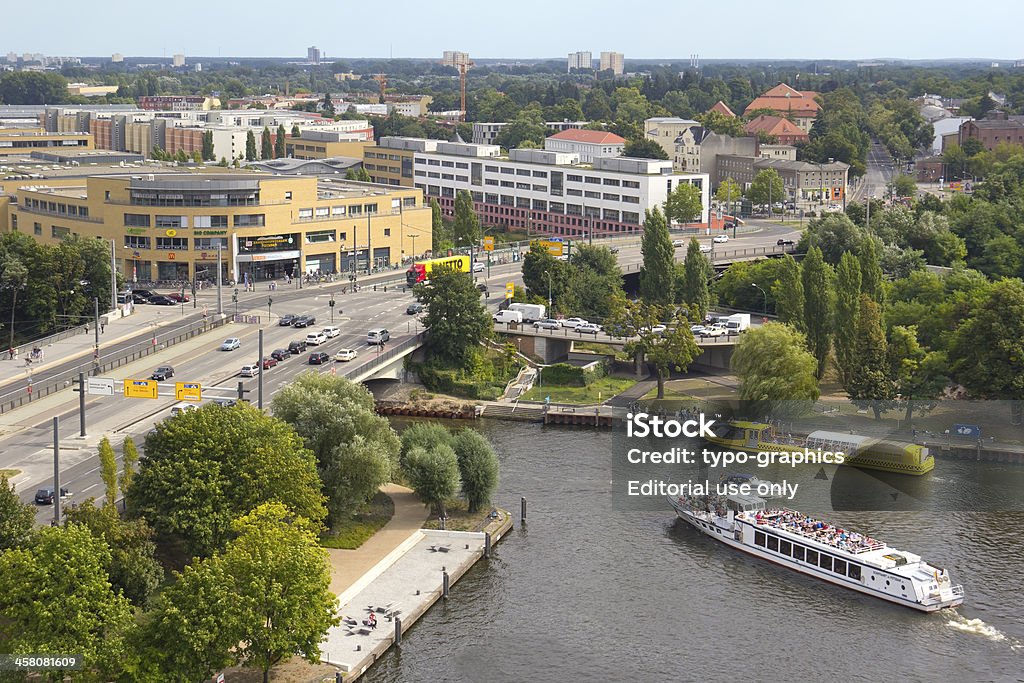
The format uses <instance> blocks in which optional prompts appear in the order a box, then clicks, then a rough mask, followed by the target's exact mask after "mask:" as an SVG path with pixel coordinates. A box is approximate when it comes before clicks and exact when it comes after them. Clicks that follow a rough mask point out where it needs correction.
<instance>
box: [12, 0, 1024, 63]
mask: <svg viewBox="0 0 1024 683" xmlns="http://www.w3.org/2000/svg"><path fill="white" fill-rule="evenodd" d="M101 4H106V5H107V7H108V11H106V12H105V11H102V9H101V10H100V11H96V12H90V13H87V14H85V15H84V16H83V15H82V14H81V6H80V4H79V3H72V2H70V0H51V2H49V3H16V4H12V5H11V6H10V7H6V8H4V9H3V10H2V14H0V16H3V18H4V24H5V26H6V28H7V29H8V30H6V31H4V32H2V33H0V54H6V53H8V52H14V53H17V54H19V55H20V54H22V53H25V52H29V53H43V54H46V55H67V56H78V57H105V56H106V57H109V56H110V55H111V54H113V53H120V54H123V55H125V56H126V57H166V58H167V59H170V58H171V57H172V55H174V54H176V53H183V54H185V55H186V58H191V57H221V58H227V57H243V58H244V57H275V58H294V59H297V60H304V59H305V57H306V49H307V48H308V47H309V46H311V45H316V46H317V47H319V48H320V50H321V52H322V54H323V55H324V57H323V58H324V59H325V60H333V59H344V58H353V59H355V58H387V57H389V56H393V57H395V58H429V59H438V60H440V58H441V53H442V51H444V50H460V51H463V52H468V53H469V54H470V55H471V57H472V58H479V59H510V60H514V59H531V60H532V59H566V56H567V55H568V54H569V53H570V52H577V51H590V52H592V53H594V54H598V53H600V52H602V51H616V52H622V53H624V54H625V58H626V60H627V61H629V60H631V59H654V60H677V61H687V60H688V58H689V56H690V55H691V54H694V53H697V54H699V55H700V56H701V58H702V59H777V60H788V59H808V60H813V59H823V60H867V59H885V58H895V59H909V60H913V59H943V58H949V59H996V60H1018V59H1022V58H1024V46H1022V45H1021V43H1020V41H1019V34H1018V32H1019V27H1020V26H1021V25H1024V3H1019V2H1016V1H1014V0H996V1H995V2H991V3H987V4H985V5H983V6H971V5H964V4H963V3H961V2H954V1H953V0H933V1H932V2H930V3H928V4H927V5H925V4H924V3H912V2H891V1H890V2H882V1H881V0H865V2H861V3H859V4H857V5H856V7H855V9H852V6H850V5H841V6H832V5H828V4H823V3H821V2H817V1H814V0H791V2H789V3H787V4H785V5H784V11H783V13H782V14H781V15H778V14H775V13H772V14H771V15H770V17H769V18H768V21H767V23H765V22H764V21H763V19H764V16H765V15H764V13H762V12H752V11H751V9H752V2H750V1H749V0H721V1H720V2H718V3H715V4H714V5H713V6H708V5H706V4H704V3H697V2H686V1H684V0H678V1H677V2H673V3H667V4H665V5H662V6H658V7H637V8H633V7H627V6H623V5H622V4H621V3H613V2H610V1H608V0H591V1H589V2H586V3H583V2H577V1H575V0H569V1H566V2H557V3H551V2H547V1H541V0H519V1H518V2H516V3H515V4H514V5H512V6H510V5H508V4H506V3H497V2H493V1H492V2H469V1H468V0H450V1H449V2H447V3H445V4H443V5H440V6H439V5H436V4H432V3H423V2H419V1H418V0H417V1H415V2H413V1H411V0H393V1H392V2H390V3H388V4H387V5H386V6H385V7H384V9H386V12H387V13H388V15H389V16H390V17H391V18H393V19H395V20H393V21H388V22H387V23H385V24H380V25H377V24H374V22H375V21H376V18H374V17H372V16H371V17H368V16H367V15H366V13H365V12H364V11H357V10H353V9H352V8H351V6H347V5H346V4H345V3H320V4H316V5H305V6H294V7H286V6H282V5H281V4H280V3H277V2H269V1H268V0H250V2H249V3H247V4H246V5H245V6H244V11H240V10H239V6H238V5H234V4H231V3H220V4H218V3H209V2H198V1H197V0H179V2H177V3H175V5H174V6H173V11H168V12H161V13H160V14H159V15H157V17H156V18H154V16H153V15H151V14H150V13H149V12H148V11H146V10H145V9H144V6H143V5H135V6H131V5H123V4H120V3H117V4H115V3H101ZM780 7H783V6H780ZM833 7H836V8H835V9H834V8H833ZM972 7H977V11H976V12H975V13H974V14H973V15H972V13H971V10H972ZM510 8H512V9H510ZM109 12H116V13H117V22H116V23H114V24H110V23H109V19H110V14H109ZM72 17H76V18H75V20H74V21H70V19H71V18H72ZM529 17H536V18H538V19H542V21H536V22H532V21H527V19H528V18H529ZM64 18H66V19H69V20H68V21H65V20H64ZM353 18H355V19H356V21H355V22H353ZM93 22H94V25H93ZM292 23H294V24H295V25H296V26H297V27H301V29H300V28H296V29H295V30H294V31H289V30H288V29H287V28H284V29H283V30H282V29H281V28H280V27H282V26H285V27H287V26H288V25H289V24H292ZM367 25H375V26H376V29H375V30H373V31H365V30H362V29H363V28H365V27H366V26H367ZM346 26H351V27H353V30H352V31H346V28H345V27H346ZM688 26H690V27H693V28H694V29H696V30H690V29H688V28H687V27H688ZM531 27H534V28H531Z"/></svg>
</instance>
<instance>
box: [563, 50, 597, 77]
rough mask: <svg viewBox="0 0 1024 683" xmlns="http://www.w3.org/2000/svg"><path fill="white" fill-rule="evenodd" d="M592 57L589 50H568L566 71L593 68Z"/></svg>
mask: <svg viewBox="0 0 1024 683" xmlns="http://www.w3.org/2000/svg"><path fill="white" fill-rule="evenodd" d="M593 68H594V58H593V57H592V56H591V54H590V51H589V50H588V51H586V52H570V53H569V68H567V69H566V71H568V72H572V70H573V69H593Z"/></svg>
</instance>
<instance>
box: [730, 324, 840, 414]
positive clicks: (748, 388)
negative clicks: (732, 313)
mask: <svg viewBox="0 0 1024 683" xmlns="http://www.w3.org/2000/svg"><path fill="white" fill-rule="evenodd" d="M731 365H732V370H733V372H735V373H736V375H737V376H738V377H739V380H740V400H741V401H748V402H749V404H748V405H747V408H748V410H747V412H748V413H749V416H750V417H752V418H753V417H756V418H762V417H764V416H770V417H776V418H778V417H796V416H797V415H799V414H801V413H803V412H806V411H807V409H808V408H809V405H808V403H809V402H811V401H815V400H817V399H818V396H819V394H820V391H819V389H818V380H817V376H816V373H817V361H816V360H815V358H814V356H813V355H811V353H810V352H808V351H807V339H806V338H805V337H804V335H803V334H801V333H800V332H798V331H797V330H795V329H793V328H792V327H790V326H789V325H784V324H776V323H772V324H768V325H762V326H761V327H755V328H752V329H750V330H748V331H747V332H746V333H745V334H743V335H741V336H740V338H739V341H737V342H736V347H735V349H734V350H733V354H732V361H731Z"/></svg>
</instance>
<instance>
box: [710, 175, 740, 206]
mask: <svg viewBox="0 0 1024 683" xmlns="http://www.w3.org/2000/svg"><path fill="white" fill-rule="evenodd" d="M715 199H716V200H717V201H719V202H723V203H725V204H728V206H727V208H728V209H729V210H732V204H733V203H735V202H738V201H739V200H741V199H743V188H741V187H740V184H739V183H737V182H736V181H735V180H733V179H732V178H726V179H725V180H723V181H722V183H721V184H720V185H719V186H718V189H717V190H715Z"/></svg>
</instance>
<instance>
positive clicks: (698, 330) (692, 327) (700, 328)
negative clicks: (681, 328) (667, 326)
mask: <svg viewBox="0 0 1024 683" xmlns="http://www.w3.org/2000/svg"><path fill="white" fill-rule="evenodd" d="M705 329H707V328H705V327H704V326H703V325H690V332H693V333H694V334H702V333H703V332H704V330H705Z"/></svg>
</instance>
